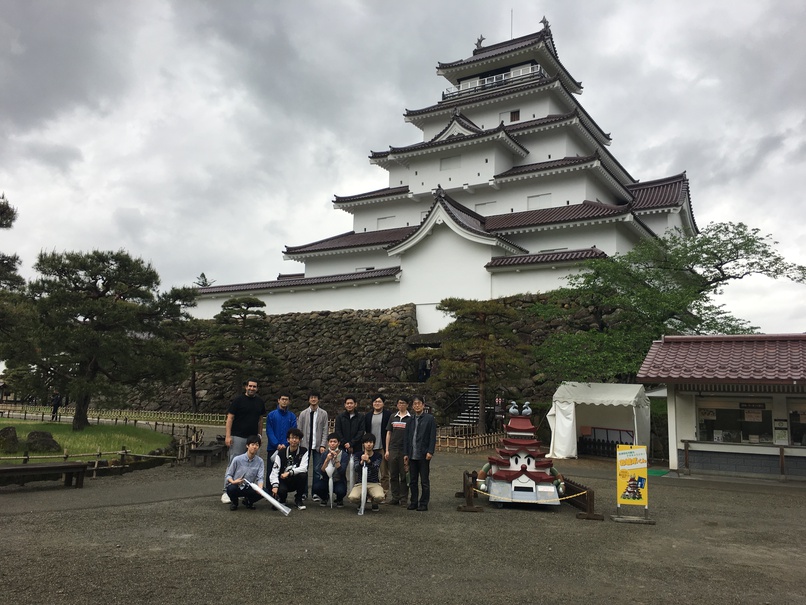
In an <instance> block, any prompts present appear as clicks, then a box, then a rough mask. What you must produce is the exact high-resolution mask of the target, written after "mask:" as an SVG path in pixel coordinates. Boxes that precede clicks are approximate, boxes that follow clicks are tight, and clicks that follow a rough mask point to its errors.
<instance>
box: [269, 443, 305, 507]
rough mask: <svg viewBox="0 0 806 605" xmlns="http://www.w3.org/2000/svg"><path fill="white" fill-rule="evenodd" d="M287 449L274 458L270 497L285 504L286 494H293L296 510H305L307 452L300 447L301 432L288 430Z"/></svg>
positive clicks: (270, 477)
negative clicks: (303, 497) (303, 498)
mask: <svg viewBox="0 0 806 605" xmlns="http://www.w3.org/2000/svg"><path fill="white" fill-rule="evenodd" d="M287 436H288V447H287V448H285V449H284V450H280V451H278V452H277V453H276V454H275V456H274V466H273V467H272V469H271V475H270V476H269V482H270V483H271V491H272V495H273V496H274V497H275V498H276V499H277V500H279V501H280V503H281V504H285V501H286V498H287V497H288V492H294V493H295V494H294V504H295V505H296V507H297V509H298V510H305V505H304V504H303V503H302V496H303V495H304V494H305V492H306V491H307V489H308V450H307V449H305V448H304V447H302V446H301V445H300V441H301V440H302V431H301V430H299V429H297V428H293V429H288V435H287Z"/></svg>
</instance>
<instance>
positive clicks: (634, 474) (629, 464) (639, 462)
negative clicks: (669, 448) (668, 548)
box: [610, 445, 655, 525]
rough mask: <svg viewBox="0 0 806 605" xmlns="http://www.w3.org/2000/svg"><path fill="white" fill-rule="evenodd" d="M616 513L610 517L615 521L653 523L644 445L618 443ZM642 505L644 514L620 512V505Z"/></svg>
mask: <svg viewBox="0 0 806 605" xmlns="http://www.w3.org/2000/svg"><path fill="white" fill-rule="evenodd" d="M616 473H617V477H616V486H617V489H618V494H617V497H616V514H615V515H610V519H611V520H612V521H615V522H617V523H638V524H641V525H655V520H654V519H650V518H649V482H648V475H647V455H646V446H645V445H619V446H618V451H617V452H616ZM622 504H623V505H625V506H643V507H644V516H643V517H639V516H637V515H625V514H622V510H621V505H622Z"/></svg>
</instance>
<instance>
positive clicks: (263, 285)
mask: <svg viewBox="0 0 806 605" xmlns="http://www.w3.org/2000/svg"><path fill="white" fill-rule="evenodd" d="M398 273H400V267H388V268H386V269H373V270H370V271H360V272H356V273H341V274H338V275H322V276H320V277H303V278H299V279H280V280H275V281H264V282H252V283H247V284H231V285H228V286H210V287H209V288H199V289H198V293H199V296H209V295H213V294H237V293H239V292H260V291H265V290H279V289H293V288H301V287H312V286H325V285H335V284H345V283H353V282H362V281H372V280H379V279H380V280H391V279H392V278H395V277H396V276H397V274H398Z"/></svg>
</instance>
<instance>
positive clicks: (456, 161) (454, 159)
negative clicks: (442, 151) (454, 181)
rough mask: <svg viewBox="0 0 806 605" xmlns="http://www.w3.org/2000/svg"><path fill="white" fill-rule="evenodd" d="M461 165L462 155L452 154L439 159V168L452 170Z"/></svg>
mask: <svg viewBox="0 0 806 605" xmlns="http://www.w3.org/2000/svg"><path fill="white" fill-rule="evenodd" d="M461 167H462V156H460V155H452V156H451V157H449V158H442V159H441V160H440V161H439V169H440V170H454V169H456V168H461Z"/></svg>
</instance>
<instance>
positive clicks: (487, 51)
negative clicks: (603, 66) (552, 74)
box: [437, 27, 582, 91]
mask: <svg viewBox="0 0 806 605" xmlns="http://www.w3.org/2000/svg"><path fill="white" fill-rule="evenodd" d="M541 45H542V46H545V48H546V51H547V52H548V55H549V57H550V58H549V63H554V67H556V69H557V71H558V73H561V74H563V76H564V77H565V78H566V79H567V80H568V82H569V83H571V84H572V85H574V86H576V87H577V88H578V89H579V90H580V91H581V90H582V83H581V82H578V81H577V80H575V79H574V78H572V77H571V74H570V73H569V72H568V70H567V69H566V68H565V66H564V65H563V64H562V63H561V62H560V58H559V55H558V54H557V50H556V46H555V44H554V38H553V36H552V35H551V29H550V28H548V27H545V28H544V29H543V30H541V31H539V32H535V33H533V34H528V35H526V36H521V37H520V38H515V39H513V40H506V41H504V42H499V43H497V44H492V45H490V46H486V47H482V48H477V49H475V50H474V51H473V55H472V56H470V57H468V58H466V59H460V60H458V61H451V62H448V63H442V62H439V63H437V74H440V75H443V76H445V77H446V78H448V79H449V80H452V78H450V77H449V75H448V74H449V73H450V72H456V71H457V70H462V69H463V68H472V67H473V66H475V65H477V64H483V63H485V62H491V61H495V60H496V59H497V58H499V57H502V56H505V55H507V54H511V53H515V54H521V53H523V52H524V51H526V50H527V49H529V48H532V47H534V49H535V50H539V48H540V46H541ZM542 63H543V61H541V64H542ZM544 67H545V66H544Z"/></svg>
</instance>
